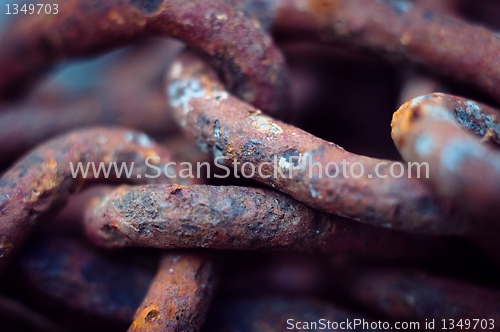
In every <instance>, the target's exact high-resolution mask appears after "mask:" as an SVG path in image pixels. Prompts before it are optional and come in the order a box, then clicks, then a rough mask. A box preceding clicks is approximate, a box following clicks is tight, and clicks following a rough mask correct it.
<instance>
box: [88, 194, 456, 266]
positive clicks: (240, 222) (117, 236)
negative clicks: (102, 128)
mask: <svg viewBox="0 0 500 332" xmlns="http://www.w3.org/2000/svg"><path fill="white" fill-rule="evenodd" d="M85 219H86V231H87V235H88V236H89V237H90V238H91V239H92V240H93V242H94V243H96V244H98V245H100V246H105V247H111V248H113V247H128V246H136V247H137V246H139V247H155V248H162V249H169V248H196V247H198V248H200V247H201V248H216V249H239V250H263V249H267V250H269V249H274V250H287V251H303V252H316V253H342V254H351V255H362V256H371V257H378V258H392V259H395V258H399V259H401V258H404V259H407V260H411V259H415V258H427V259H429V258H430V257H432V256H436V255H437V256H439V255H441V254H443V253H441V251H442V249H443V248H442V247H441V245H444V244H445V243H446V240H444V239H430V238H426V237H424V236H414V235H407V234H401V233H398V232H395V231H392V230H387V229H380V228H376V227H372V226H369V225H363V224H359V223H353V222H352V221H350V220H347V219H345V218H342V217H338V216H333V215H328V214H325V213H322V212H319V211H317V210H314V209H311V208H309V207H307V206H305V205H304V204H302V203H300V202H297V201H296V200H295V199H293V198H291V197H289V196H287V195H283V194H281V193H279V192H276V191H273V190H268V189H258V188H246V187H235V186H208V185H192V186H179V185H148V186H120V187H119V188H117V189H114V190H110V191H109V192H108V193H106V194H104V193H103V195H101V197H100V199H96V200H94V201H92V203H91V204H90V206H89V208H88V211H87V213H86V217H85ZM445 255H446V254H445Z"/></svg>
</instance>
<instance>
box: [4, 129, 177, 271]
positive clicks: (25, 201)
mask: <svg viewBox="0 0 500 332" xmlns="http://www.w3.org/2000/svg"><path fill="white" fill-rule="evenodd" d="M148 157H155V158H152V159H150V160H149V163H150V164H151V165H156V166H158V167H162V165H163V164H164V163H167V162H169V161H171V160H172V157H171V154H170V152H169V151H168V150H167V149H165V148H163V147H161V146H159V145H158V144H157V143H155V142H154V141H152V140H151V139H150V138H149V137H148V136H147V135H145V134H143V133H139V132H135V131H133V130H129V129H125V128H104V127H98V128H92V129H83V130H80V131H75V132H72V133H69V134H66V135H64V136H61V137H57V138H54V139H53V140H51V141H48V142H46V143H44V144H43V145H42V146H40V147H38V148H36V149H35V150H33V151H32V152H30V153H28V154H27V155H26V156H25V157H24V158H22V159H21V160H20V161H19V162H18V163H17V164H16V165H14V166H13V167H12V168H11V169H10V170H8V171H7V172H6V173H5V174H3V176H2V177H1V179H0V271H2V270H3V269H4V268H5V267H6V265H7V264H8V262H9V260H10V258H11V256H12V253H13V252H14V251H15V250H18V249H19V247H20V246H21V245H22V243H23V242H24V241H25V239H26V238H27V237H28V235H29V233H30V230H31V229H32V228H33V226H34V225H35V224H36V221H37V220H38V218H39V216H41V215H46V214H48V213H53V212H55V211H57V209H58V207H60V206H61V205H62V204H64V202H65V200H66V199H67V198H68V196H69V195H70V194H71V193H74V192H77V191H78V190H80V189H81V188H82V186H83V185H84V183H85V180H86V179H84V178H83V175H82V173H81V172H76V173H77V174H76V175H75V176H73V171H75V170H77V169H78V168H77V167H78V163H79V162H81V163H82V166H83V167H84V168H86V167H87V166H89V169H90V172H89V173H88V174H87V178H89V179H92V178H94V177H95V176H96V175H95V174H93V171H92V168H91V166H90V164H89V163H91V162H93V163H94V164H95V167H96V169H97V168H98V167H99V163H100V162H103V163H105V166H108V167H109V165H110V163H112V162H116V165H117V166H118V167H121V166H122V163H126V165H127V166H129V167H130V165H131V163H132V162H134V167H133V168H132V173H131V176H130V178H129V179H127V180H126V181H127V182H135V183H148V182H152V181H167V180H170V179H169V178H167V177H161V178H159V179H154V178H147V177H146V176H145V175H146V174H149V173H151V172H150V168H149V167H148V166H147V165H146V164H145V163H146V159H147V158H148ZM156 157H158V158H156ZM70 163H72V164H73V168H72V167H71V164H70ZM162 163H163V164H162ZM113 175H114V173H113V172H111V176H113ZM102 176H103V174H102V173H101V177H102ZM151 176H152V175H151ZM122 177H125V174H122ZM122 181H123V179H122Z"/></svg>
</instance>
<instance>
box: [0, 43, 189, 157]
mask: <svg viewBox="0 0 500 332" xmlns="http://www.w3.org/2000/svg"><path fill="white" fill-rule="evenodd" d="M179 44H180V43H176V42H173V41H163V40H162V41H155V42H146V43H143V44H141V45H138V46H136V47H134V48H132V49H131V50H127V52H125V54H120V56H117V57H118V59H116V60H115V61H114V62H113V63H112V65H108V66H107V67H106V68H105V70H104V73H99V74H98V75H97V77H96V79H95V82H94V83H93V84H92V85H91V86H90V87H82V88H80V89H77V91H73V90H74V89H73V90H72V89H69V88H65V87H61V86H56V87H52V86H50V83H51V82H50V80H49V82H44V83H42V84H41V87H38V88H37V90H36V91H34V92H33V94H32V95H31V96H30V98H29V100H28V101H25V102H23V103H21V104H14V105H5V106H3V107H1V108H0V142H2V143H3V144H1V145H0V154H1V155H2V161H1V163H2V164H3V163H7V162H12V161H13V160H14V159H15V158H18V157H19V156H20V155H21V154H23V153H24V152H26V151H27V150H28V149H30V148H32V147H33V146H35V145H37V144H38V143H39V142H41V141H43V140H46V139H49V138H52V137H53V136H55V135H57V134H60V133H63V132H67V131H69V130H72V129H75V128H78V127H82V126H92V125H108V126H109V125H118V126H125V127H132V128H134V129H136V130H140V131H144V132H146V133H147V134H150V135H153V136H164V135H166V134H169V133H172V132H175V131H176V129H177V128H176V126H175V123H174V120H173V119H172V116H171V113H170V112H166V106H165V103H166V101H165V100H166V97H165V93H164V91H163V88H162V84H161V83H160V82H159V80H158V77H159V75H161V74H160V72H159V69H160V68H163V67H164V66H165V65H166V64H168V62H169V61H168V60H169V59H173V56H174V55H175V54H176V53H177V52H179V50H180V45H179ZM144 57H147V58H148V61H143V60H144ZM96 71H97V69H96ZM47 85H49V87H47ZM139 110H140V112H139ZM2 166H4V165H2Z"/></svg>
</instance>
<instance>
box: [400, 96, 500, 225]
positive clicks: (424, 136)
mask: <svg viewBox="0 0 500 332" xmlns="http://www.w3.org/2000/svg"><path fill="white" fill-rule="evenodd" d="M499 116H500V112H499V111H497V110H495V109H492V108H490V107H488V106H486V105H482V104H478V103H476V102H474V101H471V100H467V99H464V98H460V97H455V96H450V95H445V94H431V95H426V96H422V97H418V98H415V99H413V100H411V101H409V102H407V103H405V104H404V105H403V106H401V108H400V109H399V110H398V111H397V112H396V113H394V117H393V121H392V137H393V139H394V141H395V142H396V146H397V147H398V149H399V151H400V153H401V154H402V156H403V158H404V159H405V160H407V161H411V162H427V163H428V164H429V178H428V179H427V178H424V179H423V180H424V181H427V182H428V183H429V184H430V185H431V186H432V187H433V188H434V190H435V191H436V192H438V193H439V194H440V195H442V196H443V197H446V198H447V199H450V200H452V201H453V202H454V203H455V204H456V205H457V207H458V208H459V209H461V210H462V211H463V212H465V213H466V214H468V215H470V216H471V217H474V218H475V219H476V228H477V229H480V228H481V225H480V224H479V222H480V221H483V220H492V221H493V226H494V227H495V228H496V229H498V225H496V224H497V223H496V220H497V218H498V214H499V213H500V208H499V205H498V197H499V196H500V181H499V179H500V152H499V150H498V143H499V142H500V139H499V135H500V123H499V118H500V117H499Z"/></svg>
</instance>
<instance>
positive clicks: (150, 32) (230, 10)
mask: <svg viewBox="0 0 500 332" xmlns="http://www.w3.org/2000/svg"><path fill="white" fill-rule="evenodd" d="M152 36H172V37H175V38H178V39H180V40H182V41H184V42H186V43H187V44H188V45H189V46H191V47H192V48H194V49H196V50H198V51H200V52H201V53H204V54H206V55H207V56H208V57H209V59H210V61H211V64H212V65H214V66H215V67H216V68H218V69H219V70H220V72H221V73H222V74H223V77H224V80H225V82H226V83H227V84H228V86H229V87H231V90H232V91H234V92H235V93H236V94H237V95H239V96H240V97H241V98H243V99H244V100H246V101H248V102H250V103H252V104H255V105H257V106H258V107H260V108H262V109H264V110H266V111H269V112H270V113H273V112H276V111H278V110H283V109H284V106H285V103H286V100H287V97H286V96H287V94H288V88H287V83H286V82H287V75H286V72H285V68H284V59H283V56H282V54H281V52H280V51H279V50H278V48H277V47H276V46H275V45H274V43H273V41H272V39H271V37H270V36H269V35H268V34H267V33H266V32H265V31H264V30H263V29H261V28H260V26H259V24H258V21H256V20H252V19H251V18H250V17H249V16H247V15H246V14H245V13H244V12H243V11H241V10H238V9H236V8H235V7H233V6H232V5H231V4H230V3H229V2H227V1H225V0H202V1H195V2H194V1H184V0H163V1H162V0H151V1H137V0H130V1H121V0H104V1H99V2H95V3H93V2H88V1H87V0H66V1H61V2H60V3H59V13H58V14H57V15H23V16H21V17H18V18H17V19H16V20H15V21H14V22H13V24H12V25H10V26H9V28H8V29H7V31H6V32H5V35H4V37H3V39H1V41H0V72H1V73H2V76H1V77H0V95H4V96H7V95H8V94H9V93H11V92H13V91H15V89H17V88H19V87H20V86H21V85H23V84H24V85H25V84H27V83H30V81H32V80H33V79H34V78H35V77H36V76H38V75H39V74H40V73H41V72H43V71H44V70H45V69H46V68H48V67H50V66H51V65H54V64H56V63H57V62H58V61H60V60H61V59H66V58H72V57H78V56H86V55H90V54H96V53H100V52H104V51H109V50H112V49H114V48H117V47H119V46H124V45H127V44H131V43H134V42H137V41H139V40H141V39H144V38H146V37H152Z"/></svg>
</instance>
